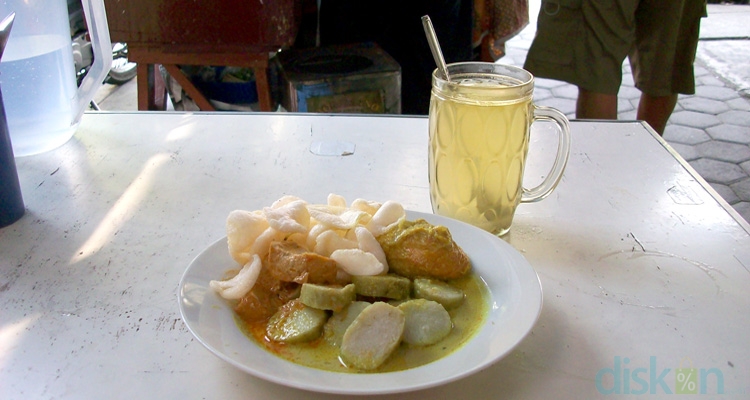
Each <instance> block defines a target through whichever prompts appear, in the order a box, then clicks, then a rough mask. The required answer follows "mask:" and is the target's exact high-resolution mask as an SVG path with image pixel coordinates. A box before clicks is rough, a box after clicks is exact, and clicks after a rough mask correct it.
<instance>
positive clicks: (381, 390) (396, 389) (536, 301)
mask: <svg viewBox="0 0 750 400" xmlns="http://www.w3.org/2000/svg"><path fill="white" fill-rule="evenodd" d="M406 213H407V218H408V219H410V220H415V219H419V218H423V219H426V220H428V221H429V222H431V223H433V224H441V225H454V226H456V227H459V228H460V230H461V232H463V231H468V232H470V233H471V235H470V236H474V235H476V236H477V237H478V238H484V239H487V240H492V241H495V242H493V244H494V245H495V247H496V248H499V249H502V251H503V252H504V254H503V255H504V256H506V257H510V258H512V260H511V261H513V262H511V264H510V265H509V266H508V267H509V268H511V269H513V270H514V272H516V273H518V272H519V271H521V272H523V273H524V274H526V275H528V276H525V278H526V280H527V281H529V282H532V283H533V287H529V288H527V289H533V293H527V294H528V295H530V298H529V299H527V300H531V304H530V306H532V307H533V310H531V309H530V310H529V311H531V313H532V314H533V316H532V315H531V314H526V315H525V317H526V318H525V320H524V322H525V324H524V326H523V327H522V328H521V329H520V330H519V329H516V331H517V332H516V333H515V335H514V337H513V343H511V344H510V345H508V346H506V348H505V349H504V350H503V351H499V352H496V353H494V354H492V355H491V356H490V357H488V358H486V359H484V360H481V361H479V362H477V363H476V364H475V365H473V366H471V367H470V368H467V369H465V370H462V371H458V372H455V373H453V374H451V375H449V376H445V377H442V379H439V380H435V379H426V380H424V381H422V382H415V383H411V384H402V385H398V384H397V385H391V386H389V385H387V383H391V382H393V381H394V380H393V379H389V378H394V377H398V376H404V375H409V376H411V375H414V374H415V372H416V373H418V372H419V371H420V370H422V371H425V372H426V370H428V369H434V368H435V366H436V365H440V364H441V363H445V360H446V359H449V358H450V357H452V356H455V355H456V354H460V353H461V352H462V351H463V350H464V349H465V348H467V347H469V346H470V345H471V344H472V342H473V341H475V340H476V339H477V337H478V336H480V334H482V335H484V334H485V332H486V331H487V330H490V329H491V327H488V325H490V324H491V322H492V321H494V318H491V317H492V315H491V313H492V312H493V310H492V308H493V305H495V299H496V296H495V294H494V293H493V290H492V289H493V288H492V287H490V285H488V284H487V282H486V280H485V278H488V277H490V276H494V275H498V274H484V275H482V274H481V273H480V274H479V277H480V279H482V280H483V281H484V282H485V285H487V289H488V290H489V291H490V294H489V295H490V302H491V304H490V310H488V316H487V317H486V321H485V324H484V325H483V326H482V327H481V328H480V329H479V331H478V332H476V333H475V334H474V336H472V337H471V338H470V339H469V340H468V341H467V342H466V343H464V344H463V345H462V347H461V348H460V349H457V350H456V351H454V352H452V353H451V354H449V355H447V356H445V357H443V358H441V359H439V360H436V361H434V362H432V363H429V364H425V365H422V366H419V367H415V368H412V369H409V370H403V371H394V372H383V373H372V374H368V373H364V374H354V373H345V372H333V371H326V370H319V369H315V368H311V367H305V366H302V365H299V364H295V363H293V362H291V361H288V360H285V359H283V358H281V357H278V356H276V355H273V354H272V353H270V352H268V351H266V350H265V349H262V348H261V347H260V346H258V344H257V343H253V342H252V340H251V339H249V338H248V342H249V343H251V344H252V346H255V348H256V349H258V350H260V351H262V352H264V353H267V354H268V355H270V356H272V357H273V359H274V360H277V361H279V363H280V365H285V366H288V367H289V368H291V369H295V370H299V369H303V370H305V371H307V372H310V373H312V374H315V375H317V374H321V375H323V376H327V377H330V378H331V379H334V378H335V377H338V378H344V377H345V378H344V379H346V380H349V381H352V380H355V381H359V380H362V379H363V378H362V377H365V378H366V380H367V381H366V383H368V384H365V381H363V382H359V383H360V384H362V386H357V385H348V386H346V387H331V386H330V385H325V384H323V385H321V384H319V383H317V382H305V381H304V380H303V381H296V380H291V381H290V380H289V376H283V377H280V376H276V375H274V374H269V373H267V372H265V371H263V370H262V369H260V368H252V367H250V366H248V365H246V364H244V363H241V362H239V361H237V360H235V359H234V358H232V357H231V355H230V354H228V353H227V352H226V351H223V350H222V349H218V348H216V347H214V346H213V345H211V344H210V343H208V342H207V341H206V339H205V338H204V337H203V336H202V335H201V334H200V332H198V331H197V327H196V326H193V325H192V322H191V318H189V316H188V315H187V309H186V307H185V306H184V303H185V297H184V295H183V293H184V290H185V284H186V282H187V280H188V278H189V277H190V276H191V272H194V271H192V270H193V268H194V266H195V265H196V263H197V262H199V261H200V260H201V258H202V257H205V256H206V254H207V253H208V252H209V251H212V250H214V248H215V247H217V246H220V245H221V244H222V242H223V243H226V240H227V237H226V236H223V237H221V238H219V239H217V240H215V241H213V242H212V243H211V244H210V245H209V246H207V247H205V248H203V249H202V250H201V251H200V252H199V253H198V254H197V255H196V256H195V257H194V258H193V259H192V260H191V261H190V263H189V264H188V267H187V268H186V269H185V271H184V272H183V273H182V276H181V278H180V282H179V285H178V291H177V301H178V307H179V311H180V317H181V319H182V321H183V323H185V326H186V327H187V328H188V331H189V332H190V333H191V334H192V335H193V337H195V339H196V340H198V342H199V343H201V345H202V346H204V347H205V348H206V349H207V350H209V352H211V353H212V354H214V355H215V356H217V357H218V358H220V359H221V360H223V361H225V362H227V363H229V364H230V365H232V366H234V367H236V368H238V369H240V370H241V371H244V372H246V373H248V374H250V375H252V376H255V377H256V378H259V379H262V380H265V381H268V382H272V383H275V384H278V385H282V386H286V387H292V388H296V389H301V390H307V391H312V392H318V393H329V394H348V395H376V394H395V393H406V392H411V391H416V390H423V389H427V388H431V387H436V386H441V385H445V384H448V383H450V382H454V381H456V380H459V379H462V378H465V377H467V376H470V375H473V374H475V373H478V372H479V371H481V370H484V369H486V368H488V367H490V366H492V365H494V364H495V363H497V362H498V361H500V360H501V359H503V358H504V357H505V356H507V355H508V354H509V353H510V352H511V351H513V349H515V348H516V347H517V346H518V345H519V344H520V343H521V342H522V341H523V340H524V339H525V338H526V336H528V334H529V333H530V332H531V330H532V328H533V327H534V326H535V325H536V323H537V321H538V320H539V316H540V315H541V311H542V306H543V302H544V300H543V299H544V295H543V289H542V285H541V280H540V279H539V274H538V273H537V272H536V270H535V269H534V268H533V267H532V266H531V264H530V263H529V262H528V261H527V260H526V258H525V257H524V256H523V255H522V254H521V253H520V252H519V251H518V250H516V249H515V248H514V247H513V246H511V245H510V244H509V243H507V242H505V241H504V240H502V239H501V238H498V237H497V236H495V235H493V234H491V233H489V232H487V231H484V230H482V229H480V228H477V227H475V226H472V225H469V224H466V223H464V222H461V221H458V220H455V219H451V218H448V217H443V216H440V215H437V214H429V213H423V212H418V211H410V210H407V211H406ZM448 228H449V230H450V231H451V234H452V235H454V236H455V233H454V230H453V229H451V226H448ZM454 239H456V238H455V237H454ZM460 240H461V238H460V237H459V239H458V240H457V242H458V241H460ZM461 246H462V247H465V246H464V245H463V244H461ZM224 248H225V249H226V247H224ZM467 253H468V252H467ZM472 254H473V253H469V256H470V257H472ZM226 257H227V258H228V259H229V260H231V256H229V253H228V250H227V252H226ZM473 268H474V267H473ZM519 268H520V269H519ZM532 274H533V276H532ZM205 288H206V289H207V290H206V291H207V292H210V293H212V296H215V297H216V298H217V299H219V297H218V296H217V295H215V294H213V291H212V290H211V289H210V288H208V282H206V283H205ZM495 289H497V288H495ZM219 300H221V299H219ZM222 303H223V300H222ZM223 304H226V303H223ZM226 309H227V310H228V312H230V313H232V310H231V309H230V308H229V307H228V306H226ZM529 317H531V318H529ZM234 328H235V329H237V328H236V326H235V327H234ZM237 330H238V331H239V329H237ZM475 345H476V343H475ZM251 351H253V350H251ZM379 378H385V379H379ZM373 381H383V382H379V383H382V384H381V385H377V384H372V382H373ZM398 381H400V380H398ZM375 386H377V387H375Z"/></svg>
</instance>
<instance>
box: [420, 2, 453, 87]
mask: <svg viewBox="0 0 750 400" xmlns="http://www.w3.org/2000/svg"><path fill="white" fill-rule="evenodd" d="M422 26H424V33H425V35H427V43H429V44H430V50H432V57H434V58H435V64H437V68H438V71H440V73H441V74H442V75H443V79H445V80H446V81H450V80H451V77H450V76H449V75H448V67H446V66H445V59H444V58H443V52H442V51H441V50H440V43H439V42H438V39H437V35H436V34H435V28H433V27H432V21H431V20H430V17H429V16H428V15H425V16H423V17H422Z"/></svg>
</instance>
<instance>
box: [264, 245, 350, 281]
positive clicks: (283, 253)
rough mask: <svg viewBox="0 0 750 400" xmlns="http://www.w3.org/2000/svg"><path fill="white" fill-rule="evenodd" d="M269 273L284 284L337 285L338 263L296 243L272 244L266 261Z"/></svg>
mask: <svg viewBox="0 0 750 400" xmlns="http://www.w3.org/2000/svg"><path fill="white" fill-rule="evenodd" d="M266 266H267V267H268V271H269V273H270V274H271V276H273V277H274V278H276V279H278V280H280V281H283V282H296V283H299V284H302V283H317V284H324V285H325V284H332V283H336V274H337V269H338V266H337V264H336V261H334V260H332V259H330V258H328V257H324V256H321V255H320V254H317V253H314V252H311V251H308V250H307V249H305V248H304V247H301V246H300V245H298V244H297V243H295V242H291V241H282V242H274V243H271V248H270V250H269V252H268V259H267V261H266Z"/></svg>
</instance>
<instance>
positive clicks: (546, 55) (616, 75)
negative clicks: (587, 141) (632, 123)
mask: <svg viewBox="0 0 750 400" xmlns="http://www.w3.org/2000/svg"><path fill="white" fill-rule="evenodd" d="M705 13H706V2H705V0H542V7H541V10H540V12H539V20H538V23H537V24H538V25H537V33H536V37H535V38H534V42H533V43H532V44H531V48H530V49H529V54H528V56H527V58H526V63H525V65H524V68H525V69H527V70H528V71H529V72H531V73H532V74H534V75H535V76H538V77H541V78H550V79H556V80H561V81H565V82H569V83H572V84H574V85H577V86H578V87H580V88H582V89H585V90H588V91H592V92H595V93H604V94H613V95H616V94H617V92H618V91H619V89H620V84H621V82H622V64H623V61H624V60H625V57H629V59H630V64H631V67H632V70H633V78H634V80H635V85H636V87H637V88H638V89H640V90H641V91H642V92H644V93H646V94H649V95H652V96H668V95H673V94H676V93H684V94H692V93H695V76H694V73H693V62H694V61H695V51H696V48H697V45H698V33H699V30H700V20H701V18H702V17H703V16H705Z"/></svg>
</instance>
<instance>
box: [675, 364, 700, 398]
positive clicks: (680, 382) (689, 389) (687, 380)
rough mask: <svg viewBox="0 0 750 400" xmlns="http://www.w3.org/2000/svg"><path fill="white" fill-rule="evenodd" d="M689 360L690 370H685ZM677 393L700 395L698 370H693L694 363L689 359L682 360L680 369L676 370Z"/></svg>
mask: <svg viewBox="0 0 750 400" xmlns="http://www.w3.org/2000/svg"><path fill="white" fill-rule="evenodd" d="M685 360H687V362H688V364H689V365H690V368H684V367H683V364H684V363H685ZM675 381H676V382H675V393H677V394H697V393H698V370H697V369H696V368H693V361H692V360H691V359H689V358H687V357H684V358H683V359H682V360H680V368H677V369H675Z"/></svg>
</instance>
